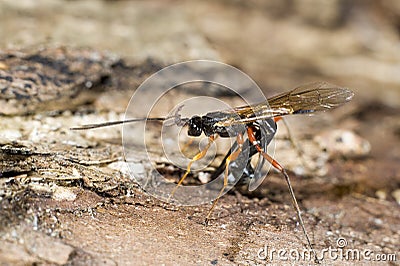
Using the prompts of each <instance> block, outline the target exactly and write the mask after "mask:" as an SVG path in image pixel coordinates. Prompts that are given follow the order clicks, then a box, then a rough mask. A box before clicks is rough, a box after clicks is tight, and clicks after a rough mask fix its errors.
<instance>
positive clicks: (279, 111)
mask: <svg viewBox="0 0 400 266" xmlns="http://www.w3.org/2000/svg"><path fill="white" fill-rule="evenodd" d="M353 96H354V93H353V92H352V91H351V90H349V89H347V88H341V87H338V86H336V85H333V84H329V83H327V82H315V83H310V84H307V85H303V86H300V87H297V88H295V89H293V90H291V91H289V92H285V93H282V94H279V95H277V96H274V97H271V98H269V99H268V101H267V102H264V103H260V104H255V105H251V106H242V107H237V108H234V109H233V110H231V111H230V112H234V113H237V114H238V115H239V116H240V119H234V118H231V119H227V120H226V121H223V122H220V124H221V125H223V126H227V125H232V124H240V123H249V122H254V121H256V120H260V119H267V118H271V117H275V116H284V115H290V114H308V113H314V112H320V111H326V110H329V109H333V108H336V107H338V106H340V105H342V104H344V103H346V102H348V101H350V100H351V99H352V98H353Z"/></svg>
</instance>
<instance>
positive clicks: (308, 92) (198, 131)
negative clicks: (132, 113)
mask: <svg viewBox="0 0 400 266" xmlns="http://www.w3.org/2000/svg"><path fill="white" fill-rule="evenodd" d="M353 96H354V93H353V92H352V91H351V90H349V89H347V88H343V87H339V86H336V85H333V84H329V83H327V82H315V83H310V84H307V85H302V86H299V87H297V88H295V89H293V90H291V91H288V92H284V93H282V94H279V95H276V96H273V97H271V98H268V99H267V101H265V102H262V103H259V104H254V105H245V106H240V107H236V108H233V109H230V110H223V111H215V112H209V113H206V114H205V115H202V116H197V115H196V116H192V117H190V118H182V117H181V116H180V115H179V114H178V111H179V110H178V111H177V113H175V115H173V116H170V117H150V118H132V119H127V120H123V121H113V122H105V123H100V124H90V125H83V126H79V127H74V128H72V129H73V130H85V129H92V128H100V127H105V126H112V125H117V124H123V123H132V122H139V121H161V122H162V121H166V120H171V119H172V123H173V124H176V125H178V126H183V127H187V134H188V135H189V136H191V137H198V136H201V135H202V134H204V135H205V136H206V137H208V143H207V145H206V146H205V147H204V148H203V149H202V150H200V151H199V153H197V154H196V155H195V156H194V157H193V158H192V159H191V161H190V162H189V163H188V165H187V169H186V172H185V173H184V175H183V176H182V177H181V178H180V180H179V182H178V183H177V185H176V186H175V188H174V189H173V190H172V192H171V194H170V198H171V197H173V195H174V193H175V192H176V190H177V189H178V188H179V186H181V184H182V183H183V181H184V180H185V178H186V177H187V176H188V174H189V173H190V171H191V166H192V164H193V163H194V162H196V161H198V160H200V159H202V158H203V157H204V156H205V155H206V153H207V150H208V149H209V147H210V146H211V144H212V143H213V142H214V141H215V140H216V138H217V137H221V138H232V137H233V138H236V140H235V142H234V144H233V145H232V147H231V149H230V150H229V151H228V153H227V154H226V156H225V158H224V159H223V161H222V163H221V164H220V166H219V167H217V169H216V171H215V172H214V174H213V178H216V177H218V176H219V175H220V174H222V173H224V179H223V186H222V188H221V190H220V192H219V194H218V196H217V198H216V199H215V200H214V202H213V204H212V206H211V208H210V210H209V212H208V214H207V217H206V222H207V221H208V220H209V219H210V216H211V213H212V211H213V209H214V207H215V206H216V204H217V202H218V200H219V198H220V197H221V196H222V195H223V193H224V191H225V189H226V187H227V186H228V176H229V172H230V171H234V169H235V167H236V168H240V167H242V170H243V169H244V170H243V171H242V172H243V174H242V175H241V176H240V178H243V179H245V178H246V179H247V182H248V183H249V189H250V190H252V189H254V188H256V187H257V186H258V185H259V184H260V183H261V181H262V180H263V176H262V174H260V173H261V171H260V170H261V168H262V166H263V165H264V163H265V162H268V163H270V164H271V165H272V166H273V167H274V168H275V169H277V170H278V171H279V172H280V173H281V174H282V176H283V177H284V179H285V181H286V184H287V186H288V189H289V193H290V196H291V199H292V204H293V207H294V209H295V211H296V214H297V218H298V220H299V223H300V225H301V228H302V231H303V233H304V235H305V237H306V240H307V244H308V246H309V248H310V249H311V251H312V253H313V254H314V256H315V259H316V261H317V260H318V259H317V256H316V253H315V251H314V248H313V246H312V244H311V241H310V238H309V236H308V233H307V231H306V228H305V226H304V222H303V219H302V216H301V211H300V208H299V205H298V203H297V200H296V197H295V194H294V191H293V188H292V185H291V182H290V178H289V175H288V174H287V172H286V170H285V168H284V167H283V166H282V165H281V164H280V163H279V162H278V161H276V160H275V159H274V158H273V157H272V156H271V155H269V154H268V153H267V150H266V148H267V146H268V144H269V143H270V142H271V141H272V139H273V138H274V136H275V134H276V131H277V122H278V121H279V120H281V119H282V118H283V117H284V116H287V115H295V114H313V113H315V112H321V111H327V110H330V109H334V108H336V107H339V106H341V105H343V104H345V103H346V102H349V101H350V100H351V99H352V98H353ZM244 153H247V154H248V155H249V156H247V157H245V156H242V155H243V154H244ZM256 154H258V155H259V160H258V163H257V165H256V166H255V167H254V168H253V166H252V165H251V163H250V160H251V157H252V156H254V155H256ZM243 158H246V159H245V160H243Z"/></svg>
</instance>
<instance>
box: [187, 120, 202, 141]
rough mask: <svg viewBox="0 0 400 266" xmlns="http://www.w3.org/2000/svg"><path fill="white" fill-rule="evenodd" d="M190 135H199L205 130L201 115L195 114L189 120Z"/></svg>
mask: <svg viewBox="0 0 400 266" xmlns="http://www.w3.org/2000/svg"><path fill="white" fill-rule="evenodd" d="M188 127H189V128H188V135H189V136H192V137H198V136H200V135H201V132H202V131H203V129H202V128H203V126H202V119H201V117H200V116H193V117H192V118H190V119H189V121H188Z"/></svg>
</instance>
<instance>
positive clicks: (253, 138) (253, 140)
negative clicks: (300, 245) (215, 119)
mask: <svg viewBox="0 0 400 266" xmlns="http://www.w3.org/2000/svg"><path fill="white" fill-rule="evenodd" d="M255 130H257V129H255V128H253V127H248V128H247V136H248V138H249V140H250V142H251V143H252V144H253V145H254V146H255V147H256V149H257V151H258V152H259V153H260V154H261V155H262V156H263V157H264V158H265V159H266V160H267V161H268V162H269V163H270V164H271V165H272V166H273V167H275V169H277V170H278V171H279V172H281V173H282V175H283V176H284V177H285V180H286V184H287V185H288V188H289V193H290V196H291V198H292V203H293V207H294V209H295V210H296V214H297V218H298V219H299V223H300V225H301V229H302V230H303V233H304V235H305V236H306V239H307V243H308V246H309V248H310V249H311V252H312V253H313V255H314V258H315V261H316V262H319V260H318V258H317V253H316V252H315V250H314V248H313V246H312V245H311V241H310V238H309V237H308V234H307V231H306V228H305V226H304V222H303V218H302V217H301V211H300V208H299V204H298V203H297V200H296V197H295V195H294V191H293V188H292V184H291V183H290V179H289V175H288V174H287V173H286V170H285V168H283V167H282V165H280V163H278V162H277V161H276V160H275V159H274V158H272V157H271V156H270V155H269V154H268V153H266V152H264V151H263V150H262V148H261V147H260V146H259V145H258V143H257V139H256V136H255V133H254V132H255Z"/></svg>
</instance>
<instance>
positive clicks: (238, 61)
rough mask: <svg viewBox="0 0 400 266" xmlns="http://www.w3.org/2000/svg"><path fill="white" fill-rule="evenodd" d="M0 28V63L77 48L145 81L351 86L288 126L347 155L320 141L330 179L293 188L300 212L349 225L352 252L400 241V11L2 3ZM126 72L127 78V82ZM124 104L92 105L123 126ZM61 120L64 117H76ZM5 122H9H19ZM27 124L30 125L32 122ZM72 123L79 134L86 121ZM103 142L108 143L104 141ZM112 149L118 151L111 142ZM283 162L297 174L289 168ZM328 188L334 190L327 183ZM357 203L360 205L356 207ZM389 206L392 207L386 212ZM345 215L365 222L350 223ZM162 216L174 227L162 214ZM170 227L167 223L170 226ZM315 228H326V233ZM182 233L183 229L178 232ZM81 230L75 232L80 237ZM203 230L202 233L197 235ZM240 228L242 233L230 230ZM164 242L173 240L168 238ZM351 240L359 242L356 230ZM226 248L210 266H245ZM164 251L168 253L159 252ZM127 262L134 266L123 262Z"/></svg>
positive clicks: (304, 1) (268, 87)
mask: <svg viewBox="0 0 400 266" xmlns="http://www.w3.org/2000/svg"><path fill="white" fill-rule="evenodd" d="M0 18H1V19H0V50H2V51H3V53H5V54H7V51H12V50H19V49H22V50H30V51H35V50H38V49H41V48H42V47H60V46H62V47H68V48H70V49H79V48H82V47H83V48H89V49H94V50H98V51H107V52H109V53H111V54H114V55H116V56H117V57H119V58H123V60H124V62H125V63H124V64H127V65H135V66H139V68H140V66H147V67H149V62H150V65H151V67H149V68H148V69H146V70H143V72H146V73H148V74H151V73H152V72H154V71H156V70H157V69H159V68H160V67H161V66H165V65H168V64H172V63H177V62H182V61H186V60H191V59H212V60H217V61H222V62H224V63H227V64H231V65H233V66H235V67H237V68H239V69H241V70H242V71H244V72H245V73H246V74H248V75H249V76H250V77H251V78H253V79H254V80H255V81H256V82H257V84H258V85H259V86H260V87H261V88H262V90H263V92H264V93H265V95H266V96H271V95H274V94H276V93H279V92H283V91H286V90H288V89H291V88H294V87H296V86H298V85H301V84H305V83H309V82H314V81H327V82H330V83H333V84H337V85H339V86H343V87H348V88H350V89H351V90H353V91H354V92H355V97H354V99H353V101H352V102H351V103H350V104H347V105H346V106H344V107H343V108H341V109H340V110H337V111H335V112H332V113H329V114H323V115H321V116H320V117H319V118H314V117H311V118H310V117H295V118H292V117H290V118H288V121H289V125H290V126H291V128H292V130H293V134H294V135H295V137H297V139H299V140H300V144H301V140H302V139H309V140H310V139H312V138H313V137H314V135H313V134H318V137H319V139H323V140H329V139H332V138H334V139H333V142H335V141H336V142H341V143H342V144H343V143H344V144H345V145H344V146H345V147H344V148H343V147H339V148H337V146H335V145H336V144H337V143H336V144H335V143H333V144H332V143H329V141H326V143H327V144H326V145H328V146H329V145H331V147H328V150H329V149H331V150H332V153H333V154H331V155H329V156H330V165H329V169H328V170H327V171H328V172H324V174H323V175H326V174H327V173H328V179H325V181H321V182H323V185H321V183H319V181H315V180H314V181H310V183H307V182H306V183H301V182H298V181H297V184H296V181H295V186H296V187H297V188H298V189H297V190H298V191H299V192H300V194H303V195H305V196H304V202H303V207H304V206H305V207H306V208H308V209H311V210H312V211H310V212H312V213H313V215H315V216H317V217H318V215H319V216H320V218H319V219H321V220H323V221H326V222H327V224H332V223H334V222H338V224H346V223H347V224H346V225H345V226H347V227H348V228H352V229H354V230H357V228H358V229H359V230H360V232H359V233H360V235H357V234H356V235H357V237H358V242H357V243H355V245H356V244H358V245H361V244H360V243H363V244H365V245H368V244H367V243H374V245H375V246H374V247H377V246H378V247H379V249H380V250H381V251H385V250H386V251H388V252H390V251H393V250H396V244H395V243H396V241H397V240H398V239H399V231H400V229H399V224H398V221H399V220H398V219H399V215H400V214H399V208H398V204H400V190H399V187H400V166H399V160H400V149H399V145H400V120H399V119H398V114H399V110H400V1H397V0H382V1H373V0H366V1H361V0H354V1H351V0H331V1H320V0H283V1H262V0H248V1H244V0H233V1H228V0H220V1H211V0H210V1H208V0H207V1H173V0H158V1H117V0H114V1H112V0H109V1H106V0H104V1H100V0H98V1H93V0H82V1H71V0H37V1H33V0H32V1H30V0H20V1H14V0H3V1H1V2H0ZM143 62H147V63H143ZM0 63H1V62H0ZM141 64H142V65H141ZM146 64H147V65H146ZM3 68H5V67H4V66H3ZM1 69H2V65H0V70H1ZM129 73H130V72H125V74H126V75H129ZM125 74H123V73H122V74H121V73H120V74H118V75H117V76H118V77H122V78H121V80H122V81H121V82H120V83H119V84H120V85H121V86H122V87H121V88H119V89H121V90H132V89H134V87H135V86H137V85H138V84H140V82H139V81H138V80H136V81H135V82H136V83H135V82H133V83H132V82H124V80H125V79H127V78H126V76H123V75H125ZM127 95H128V94H124V93H123V94H122V96H121V97H119V98H118V97H117V99H118V101H120V102H119V103H118V104H113V102H112V101H114V100H115V98H113V97H114V96H113V95H111V94H109V95H108V96H107V98H108V99H111V100H112V101H110V100H109V101H108V102H107V101H105V100H104V98H103V99H102V100H100V101H99V102H97V103H96V104H95V106H96V108H100V109H103V110H104V109H107V108H108V109H111V110H112V111H113V112H114V113H113V114H111V115H108V116H106V117H105V119H108V120H109V119H118V118H120V117H121V116H118V115H119V114H122V113H123V111H124V107H125V106H126V104H127V103H128V99H129V96H127ZM104 101H105V102H104ZM105 106H106V107H105ZM107 106H108V107H107ZM115 113H117V115H115ZM72 114H73V113H72ZM65 116H71V113H68V114H66V115H65ZM92 118H93V117H92ZM103 118H104V117H103ZM0 119H2V120H3V121H7V124H10V123H12V121H13V120H12V119H14V118H12V117H11V118H7V119H11V120H6V118H4V117H2V118H0ZM18 119H19V118H18ZM24 119H25V120H26V121H28V120H29V119H30V118H23V120H24ZM36 119H37V117H36ZM9 121H11V122H9ZM15 121H17V120H15ZM18 121H19V120H18ZM28 122H29V121H28ZM69 122H70V123H75V124H76V123H81V122H82V121H81V120H69ZM85 122H90V121H87V120H86V121H85ZM4 123H5V122H4ZM62 123H65V122H62ZM71 126H73V124H72V125H71ZM19 128H22V126H19ZM334 129H340V130H345V131H346V132H350V133H352V134H355V136H354V138H353V136H351V137H349V139H345V136H348V135H346V134H339V137H336V139H335V136H336V135H329V134H330V132H332V131H333V130H334ZM321 132H322V133H321ZM67 134H70V133H67ZM88 134H89V135H87V136H89V137H92V138H93V136H94V135H96V134H97V136H99V135H101V134H99V132H97V133H88ZM90 134H92V135H90ZM119 134H120V132H116V133H114V134H113V135H112V136H113V137H114V138H119ZM18 136H19V135H18ZM22 136H25V135H24V134H22ZM44 136H45V137H49V136H47V135H44ZM87 136H86V137H87ZM101 138H103V137H100V139H101ZM104 138H106V139H107V138H109V135H105V137H104ZM346 141H347V142H346ZM113 144H115V145H116V146H120V143H118V142H117V141H114V143H113ZM85 145H86V144H85ZM87 145H88V146H90V145H89V144H87ZM98 145H102V144H98ZM83 146H84V145H83ZM93 146H94V147H96V146H95V145H92V146H91V147H93ZM342 146H343V145H342ZM97 147H98V146H97ZM336 149H338V151H336ZM346 149H347V150H346ZM349 150H350V151H349ZM335 152H337V153H335ZM282 154H283V155H281V157H282V159H281V160H282V161H283V162H282V163H283V164H284V165H285V158H286V157H288V156H289V155H287V153H282ZM292 154H293V153H292ZM278 156H279V154H278ZM287 164H288V165H289V169H290V170H292V171H294V172H295V170H294V169H293V168H290V163H287ZM311 175H312V174H311ZM329 178H331V179H329ZM332 180H333V181H332ZM329 182H330V185H327V184H328V183H329ZM279 184H282V183H279ZM279 184H278V185H276V186H277V187H275V186H272V187H273V188H276V189H278V190H279V191H280V190H282V191H285V189H286V188H285V187H284V186H282V185H279ZM270 190H272V188H270ZM295 190H296V188H295ZM263 193H264V192H263V190H261V192H259V195H256V196H255V197H259V198H262V197H264V196H265V195H268V196H271V195H270V194H268V193H270V192H265V194H263ZM285 193H286V192H285ZM276 194H278V193H276ZM274 195H275V194H274ZM274 195H272V196H274ZM328 195H331V196H329V197H330V198H329V200H331V199H332V198H335V200H333V201H329V200H328V201H327V202H324V200H327V197H328ZM348 195H351V196H350V198H346V199H343V201H341V200H342V197H346V196H348ZM355 195H356V196H355ZM300 198H303V197H302V196H300ZM354 198H357V199H359V200H360V201H359V202H357V203H354ZM228 200H229V198H228ZM275 200H277V201H278V202H280V201H279V199H275ZM286 200H288V198H286ZM282 202H283V201H282ZM288 202H289V201H287V202H286V203H288ZM364 203H365V204H367V205H363V204H364ZM146 204H147V203H146ZM146 204H144V205H143V206H146ZM249 204H250V203H249ZM256 204H258V203H256ZM368 204H370V205H368ZM374 204H375V205H374ZM257 206H258V205H257ZM268 206H269V205H268ZM354 206H356V207H354ZM361 206H367V207H361ZM368 206H370V207H368ZM382 206H385V207H384V208H382ZM388 206H390V207H388ZM353 207H354V208H356V209H352V208H353ZM147 208H148V206H147ZM385 208H388V209H387V212H385V211H384V209H385ZM360 209H361V211H360ZM367 209H368V210H367ZM372 209H374V210H373V211H372ZM147 210H148V209H146V211H147ZM342 210H349V212H348V213H347V215H342V216H340V217H339V216H334V215H333V214H332V213H335V211H336V212H338V213H339V212H341V211H342ZM351 210H352V211H351ZM380 211H382V212H380ZM189 212H190V211H189ZM351 213H353V214H354V213H357V214H359V215H360V216H359V217H353V216H351ZM143 215H145V214H143ZM159 215H161V216H162V215H164V214H159ZM165 215H166V217H168V219H169V218H170V217H169V214H165ZM174 215H178V214H174ZM330 215H332V216H330ZM254 217H255V215H254ZM338 217H339V218H338ZM348 217H350V218H352V219H353V220H352V219H350V218H348ZM242 218H243V217H242ZM149 219H151V218H149ZM154 219H157V217H156V218H154ZM171 219H172V218H171ZM185 219H186V218H185ZM238 219H239V218H238ZM243 219H244V218H243ZM249 219H250V218H249ZM254 219H259V218H254ZM271 219H272V218H271ZM282 219H283V218H282ZM377 219H380V220H377ZM385 219H387V220H385ZM239 220H240V219H239ZM250 220H251V219H250ZM316 220H318V219H316ZM243 221H244V220H243ZM396 221H397V222H396ZM175 222H176V221H175ZM243 223H244V222H243ZM315 223H316V224H317V223H318V222H315ZM278 224H280V223H278ZM325 225H326V224H325ZM157 226H159V225H157V224H156V225H153V227H157ZM173 226H175V224H174V223H172V225H171V228H172V227H173ZM182 226H183V225H182ZM192 226H193V225H192ZM195 226H196V225H195ZM195 226H194V227H195ZM318 226H320V227H321V229H326V228H324V227H323V225H321V223H320V224H318V225H317V227H318ZM328 227H329V226H328ZM149 228H151V227H149ZM335 228H336V227H335ZM337 228H341V226H338V227H337ZM117 229H118V228H117ZM117 229H115V230H117ZM186 229H187V230H189V231H190V230H191V228H186ZM186 229H182V230H183V232H186V231H185V230H186ZM289 229H290V228H289ZM77 230H78V232H79V230H82V228H81V229H79V227H78V229H77ZM118 230H119V229H118ZM148 230H151V229H148ZM171 230H172V229H171ZM198 230H199V232H201V231H202V230H203V229H202V228H200V229H198ZM240 230H241V229H240V228H237V232H239V231H240ZM316 230H317V229H316ZM326 230H327V229H326ZM326 230H325V231H326ZM332 231H333V232H335V231H334V230H332ZM235 232H236V231H235ZM147 233H148V232H147ZM164 233H165V232H164ZM168 233H169V234H174V233H176V232H175V231H173V230H172V231H168ZM336 233H337V232H335V234H336ZM139 234H140V233H139ZM183 234H185V233H183ZM199 234H201V233H199ZM238 234H240V233H238ZM257 234H258V233H257ZM337 234H339V233H337ZM316 235H317V237H316V239H318V238H319V240H321V239H323V236H322V235H323V233H322V231H321V232H319V233H318V232H317V233H316ZM345 235H346V234H345ZM347 235H353V236H354V234H352V233H351V232H347ZM385 236H386V237H387V238H388V239H385ZM135 237H137V235H136V236H135ZM139 238H140V237H139ZM144 238H145V236H143V239H144ZM143 239H142V240H143ZM225 240H226V239H225ZM236 240H237V239H236ZM236 240H235V241H236ZM143 241H144V240H143ZM182 241H183V240H182ZM186 241H187V242H186V243H187V244H188V246H190V245H193V243H192V242H191V241H192V240H190V239H186ZM221 241H222V242H223V241H224V240H221ZM290 241H292V240H290ZM290 241H289V242H290ZM295 241H296V240H295ZM332 241H333V240H332ZM79 242H80V241H79V240H76V239H75V238H74V239H73V240H72V241H71V243H74V244H75V245H79ZM206 243H207V241H205V242H204V243H202V245H203V246H204V251H203V252H200V253H198V254H195V255H196V256H200V260H199V261H201V262H204V260H203V259H205V260H207V259H208V257H207V256H208V255H207V254H208V253H209V250H210V249H211V247H209V248H207V247H206V245H207V244H206ZM249 243H251V241H249V242H245V245H251V244H249ZM150 244H154V243H150ZM150 244H149V245H150ZM253 244H254V243H253ZM259 244H260V243H259ZM397 244H398V242H397ZM176 245H179V244H178V243H176ZM227 245H228V244H227ZM254 245H255V244H254ZM228 246H229V245H228ZM156 247H157V248H159V247H158V246H156ZM156 247H155V249H156ZM257 247H258V246H256V248H257ZM397 248H398V246H397ZM138 249H139V250H141V249H140V248H138ZM89 250H90V248H89ZM151 250H152V249H151V248H149V250H146V249H142V250H141V251H139V254H142V253H143V254H145V253H146V252H148V253H146V254H149V253H150V254H151ZM222 250H223V251H221V252H220V253H218V252H219V251H218V250H217V251H218V252H217V251H215V252H217V253H216V254H214V253H213V254H214V255H213V256H215V258H218V256H222V255H221V254H225V253H227V254H229V256H227V255H224V256H225V257H227V258H228V259H227V261H229V262H234V263H239V262H243V261H245V258H246V256H244V257H243V254H242V255H238V254H239V253H237V254H236V253H235V251H232V250H234V248H232V249H229V248H226V249H224V248H222ZM226 250H228V251H226ZM91 251H93V252H94V253H96V252H97V253H96V254H101V252H102V250H101V248H99V249H96V248H92V249H91ZM183 251H185V249H183ZM115 252H116V253H112V252H111V253H112V254H111V255H109V256H110V257H113V258H114V259H115V261H118V259H116V256H117V255H115V254H119V253H118V252H117V251H115ZM168 252H169V251H168V250H165V254H168ZM224 252H225V253H224ZM189 253H190V252H189ZM134 254H136V253H134ZM232 254H233V255H232ZM195 255H194V254H192V255H190V256H188V257H185V256H184V255H182V256H183V257H184V258H185V259H184V261H186V262H195V260H191V259H192V257H193V256H195ZM203 255H204V256H203ZM231 255H232V257H230V256H231ZM125 256H127V255H125ZM165 256H167V255H165ZM191 256H192V257H191ZM224 256H223V257H224ZM180 258H182V257H180ZM125 259H126V261H129V259H130V257H129V256H128V257H125ZM126 261H125V262H126ZM149 261H150V262H151V260H149ZM166 261H169V259H166ZM172 261H173V259H172ZM222 261H224V260H222Z"/></svg>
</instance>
